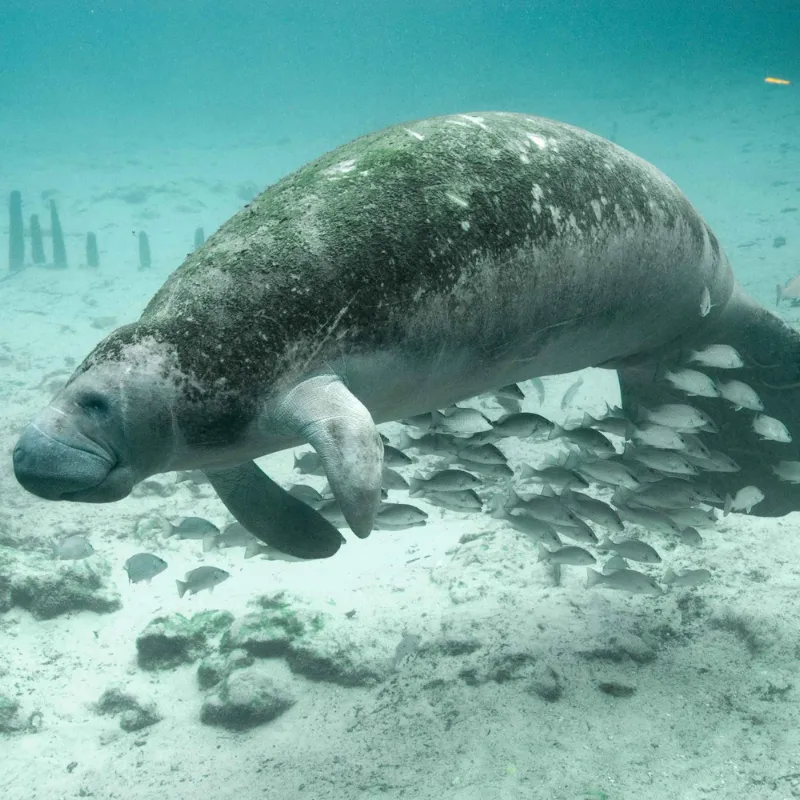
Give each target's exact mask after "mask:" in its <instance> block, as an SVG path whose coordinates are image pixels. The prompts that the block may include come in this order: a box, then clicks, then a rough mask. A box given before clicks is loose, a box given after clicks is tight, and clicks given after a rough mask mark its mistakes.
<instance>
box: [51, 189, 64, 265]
mask: <svg viewBox="0 0 800 800" xmlns="http://www.w3.org/2000/svg"><path fill="white" fill-rule="evenodd" d="M50 231H51V233H52V236H53V266H54V267H59V268H61V269H64V268H66V266H67V248H66V247H65V246H64V231H62V230H61V220H60V219H59V218H58V209H57V208H56V201H55V200H51V201H50Z"/></svg>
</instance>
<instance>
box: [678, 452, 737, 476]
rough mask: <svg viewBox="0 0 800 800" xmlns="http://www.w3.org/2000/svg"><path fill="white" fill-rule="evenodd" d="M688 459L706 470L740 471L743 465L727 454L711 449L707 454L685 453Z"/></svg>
mask: <svg viewBox="0 0 800 800" xmlns="http://www.w3.org/2000/svg"><path fill="white" fill-rule="evenodd" d="M684 455H685V456H686V458H687V460H688V461H689V462H690V463H692V464H694V465H695V466H696V467H699V468H700V469H702V470H705V471H706V472H739V471H740V470H741V467H740V466H739V465H738V464H737V463H736V462H735V461H734V460H733V459H732V458H731V457H730V456H729V455H728V454H727V453H721V452H720V451H719V450H709V451H708V454H707V455H695V454H693V453H684Z"/></svg>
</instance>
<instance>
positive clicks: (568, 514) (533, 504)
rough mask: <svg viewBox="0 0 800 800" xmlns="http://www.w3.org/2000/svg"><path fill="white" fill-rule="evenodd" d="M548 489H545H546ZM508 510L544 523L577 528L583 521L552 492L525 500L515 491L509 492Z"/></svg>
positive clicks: (506, 505)
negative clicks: (513, 510)
mask: <svg viewBox="0 0 800 800" xmlns="http://www.w3.org/2000/svg"><path fill="white" fill-rule="evenodd" d="M546 488H547V487H545V489H546ZM505 507H506V509H508V510H511V509H518V510H519V513H520V514H526V515H528V516H531V517H536V519H540V520H542V521H544V522H549V523H551V524H552V523H556V524H559V525H571V526H577V525H579V524H580V523H581V522H582V520H581V519H580V517H578V516H577V514H575V512H574V511H571V510H570V509H569V508H567V506H565V505H564V504H563V503H562V502H561V501H560V500H559V499H558V498H557V497H556V496H555V495H554V494H552V492H549V491H547V492H543V493H542V494H539V495H534V496H533V497H532V498H530V499H529V500H523V499H522V498H521V497H520V496H519V495H518V494H517V493H516V492H515V491H514V490H513V489H511V490H509V493H508V499H507V501H506V504H505Z"/></svg>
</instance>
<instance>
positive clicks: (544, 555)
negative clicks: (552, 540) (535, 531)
mask: <svg viewBox="0 0 800 800" xmlns="http://www.w3.org/2000/svg"><path fill="white" fill-rule="evenodd" d="M536 560H537V561H546V562H548V563H551V564H570V565H571V566H573V567H584V566H586V565H587V564H594V563H595V557H594V556H593V555H592V554H591V553H590V552H589V551H588V550H584V549H583V548H582V547H575V546H574V545H567V546H566V547H559V548H558V550H548V549H547V548H546V547H545V546H544V545H543V544H542V543H541V542H540V543H539V555H538V558H537V559H536Z"/></svg>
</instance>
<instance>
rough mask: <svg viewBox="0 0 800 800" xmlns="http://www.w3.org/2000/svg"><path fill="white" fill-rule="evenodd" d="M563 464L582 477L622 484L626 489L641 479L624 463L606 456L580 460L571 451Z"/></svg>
mask: <svg viewBox="0 0 800 800" xmlns="http://www.w3.org/2000/svg"><path fill="white" fill-rule="evenodd" d="M564 466H565V467H569V468H570V469H574V470H575V471H576V472H579V473H580V474H581V475H583V477H584V478H591V479H592V480H593V481H597V482H598V483H604V484H606V485H608V486H623V487H625V488H626V489H636V488H638V487H639V486H641V481H640V480H639V479H638V478H636V477H635V476H634V475H633V473H632V472H631V470H630V469H629V468H628V467H627V466H626V465H625V464H622V463H621V462H619V461H613V460H611V459H608V458H597V459H592V460H587V461H581V460H580V459H579V458H578V457H577V456H575V454H574V453H573V454H571V455H570V456H569V457H568V458H567V460H566V461H565V462H564Z"/></svg>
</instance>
